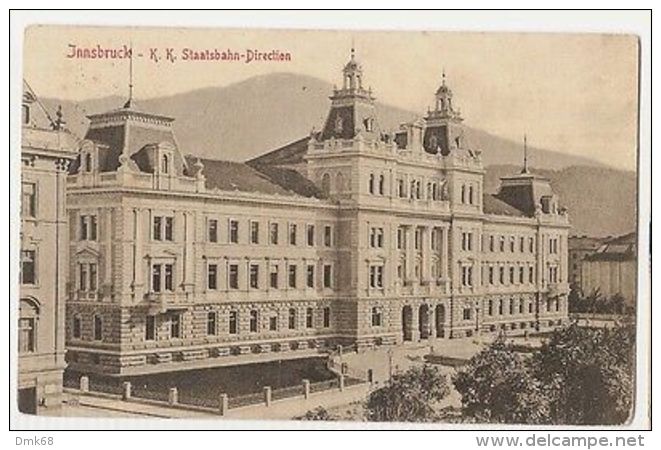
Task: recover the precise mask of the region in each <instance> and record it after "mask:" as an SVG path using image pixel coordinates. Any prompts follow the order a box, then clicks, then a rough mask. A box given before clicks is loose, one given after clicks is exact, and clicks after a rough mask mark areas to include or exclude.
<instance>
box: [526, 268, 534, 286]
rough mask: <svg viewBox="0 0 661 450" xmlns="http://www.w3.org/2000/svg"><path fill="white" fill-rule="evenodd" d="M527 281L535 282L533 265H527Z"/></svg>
mask: <svg viewBox="0 0 661 450" xmlns="http://www.w3.org/2000/svg"><path fill="white" fill-rule="evenodd" d="M528 282H529V283H534V282H535V268H534V267H528Z"/></svg>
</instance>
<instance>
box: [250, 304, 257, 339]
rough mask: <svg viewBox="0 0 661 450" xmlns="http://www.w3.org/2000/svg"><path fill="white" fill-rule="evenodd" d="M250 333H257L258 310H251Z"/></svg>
mask: <svg viewBox="0 0 661 450" xmlns="http://www.w3.org/2000/svg"><path fill="white" fill-rule="evenodd" d="M250 332H251V333H257V310H256V309H252V310H250Z"/></svg>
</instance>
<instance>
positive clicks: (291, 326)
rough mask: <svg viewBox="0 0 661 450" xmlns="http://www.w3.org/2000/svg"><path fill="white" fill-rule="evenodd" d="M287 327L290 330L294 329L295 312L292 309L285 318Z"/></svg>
mask: <svg viewBox="0 0 661 450" xmlns="http://www.w3.org/2000/svg"><path fill="white" fill-rule="evenodd" d="M287 327H288V328H289V329H290V330H295V329H296V310H295V309H294V308H289V314H288V316H287Z"/></svg>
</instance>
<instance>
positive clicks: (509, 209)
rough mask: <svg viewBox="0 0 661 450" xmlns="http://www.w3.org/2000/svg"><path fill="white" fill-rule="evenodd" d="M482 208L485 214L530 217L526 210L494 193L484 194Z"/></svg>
mask: <svg viewBox="0 0 661 450" xmlns="http://www.w3.org/2000/svg"><path fill="white" fill-rule="evenodd" d="M482 209H483V211H484V214H493V215H496V216H513V217H530V216H529V215H528V214H526V213H525V212H524V211H522V210H520V209H518V208H516V207H514V206H512V205H510V204H509V203H507V202H505V201H504V200H501V199H500V198H498V197H497V196H496V195H494V194H484V195H483V196H482Z"/></svg>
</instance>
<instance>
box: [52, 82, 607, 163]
mask: <svg viewBox="0 0 661 450" xmlns="http://www.w3.org/2000/svg"><path fill="white" fill-rule="evenodd" d="M332 89H333V87H332V85H331V84H329V83H327V82H325V81H322V80H319V79H317V78H312V77H308V76H303V75H296V74H290V73H275V74H269V75H263V76H257V77H253V78H249V79H247V80H244V81H242V82H239V83H235V84H232V85H229V86H226V87H213V88H206V89H199V90H195V91H190V92H187V93H184V94H178V95H174V96H169V97H159V98H153V99H147V100H142V101H141V100H138V101H137V107H138V109H140V110H144V111H148V112H154V113H158V114H163V115H167V116H171V117H174V118H175V119H176V120H175V124H174V127H175V132H176V134H177V137H178V140H179V143H180V145H181V147H182V149H183V151H184V153H193V154H196V155H200V156H204V157H209V158H219V159H229V160H233V161H244V160H247V159H250V158H253V157H255V156H258V155H260V154H262V153H265V152H267V151H269V150H272V149H274V148H277V147H280V146H282V145H285V144H288V143H289V142H292V141H295V140H297V139H299V138H301V137H303V136H305V135H307V134H309V133H310V130H312V128H313V127H316V129H319V128H321V126H322V125H323V123H324V120H325V118H326V113H327V111H328V106H329V104H330V101H329V99H328V96H329V95H330V94H331V92H332ZM430 95H431V94H430ZM124 101H125V99H123V98H120V97H117V96H115V97H105V98H101V99H93V100H87V101H83V102H80V103H78V104H74V103H72V102H61V101H59V100H57V99H45V100H44V103H45V104H46V105H47V106H48V107H50V109H52V110H54V108H56V106H57V105H58V104H60V103H61V104H62V109H63V112H64V117H65V119H66V120H67V121H68V125H69V128H70V129H71V130H72V131H73V132H74V133H76V134H78V135H79V136H82V135H84V133H85V129H86V126H87V120H86V119H85V115H87V114H92V113H98V112H103V111H107V110H110V109H114V108H117V107H119V106H121V105H122V104H123V103H124ZM377 113H378V118H379V122H380V124H381V128H382V129H384V130H392V129H396V128H397V127H398V126H399V124H400V123H401V122H404V121H410V120H412V119H414V118H415V117H416V116H418V115H419V114H422V113H424V111H419V112H418V113H416V112H411V111H406V110H403V109H400V108H396V107H393V106H389V105H384V104H381V103H377ZM469 119H470V118H469ZM467 138H468V140H469V141H470V142H471V143H472V144H474V146H475V147H476V148H481V149H482V150H483V158H484V164H485V166H487V165H491V164H520V161H521V157H522V149H521V143H519V142H512V141H510V140H507V139H503V138H500V137H497V136H494V135H491V134H489V133H487V132H485V131H482V130H479V129H477V128H473V127H470V126H467ZM530 158H531V162H532V164H533V165H536V166H540V167H546V168H551V169H559V168H562V167H567V166H570V165H592V166H600V165H601V164H600V163H598V162H595V161H593V160H590V159H587V158H581V157H578V156H572V155H566V154H562V153H558V152H553V151H549V150H542V149H535V148H531V149H530Z"/></svg>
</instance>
